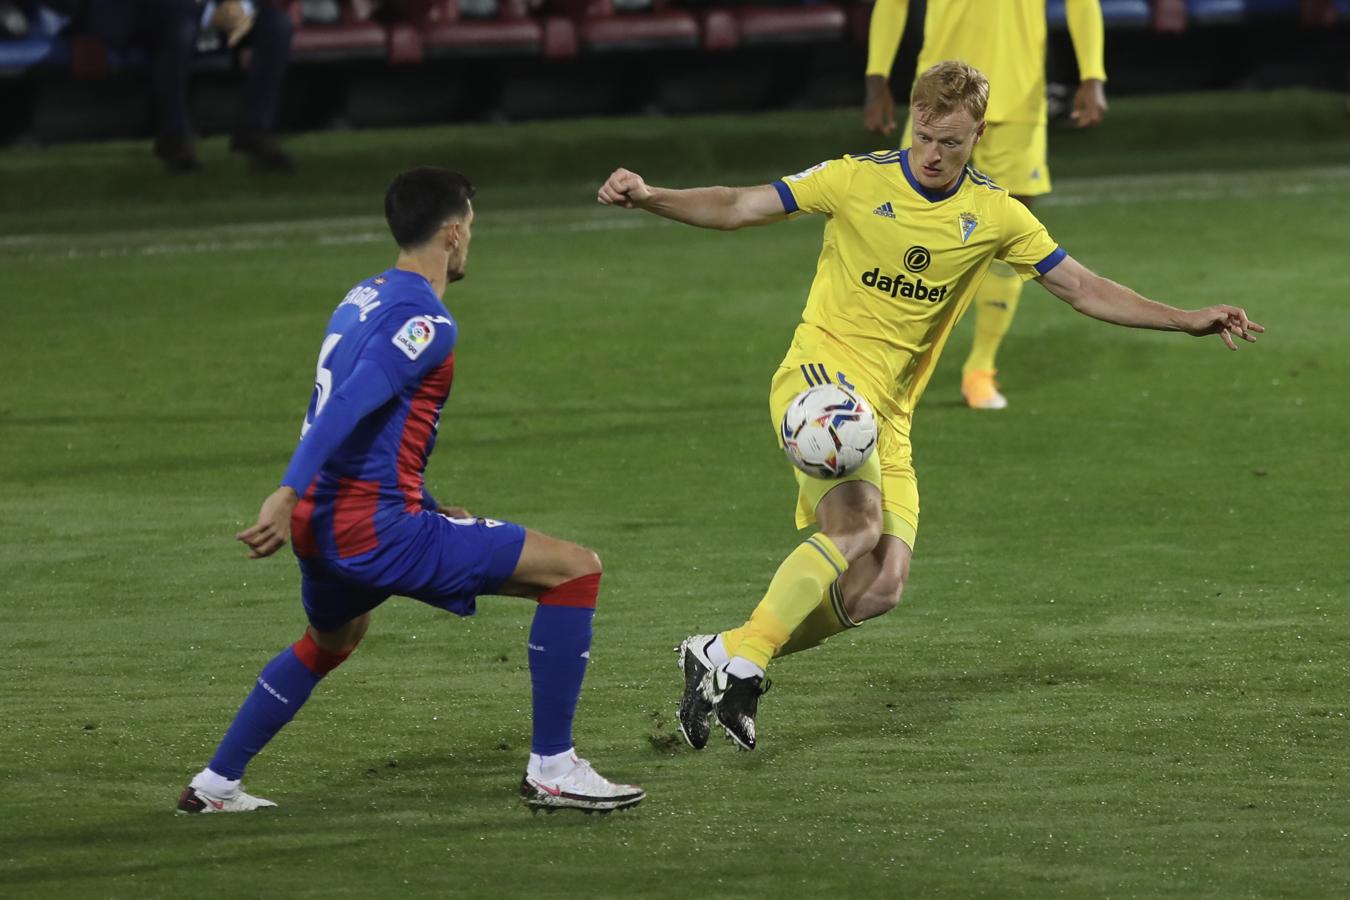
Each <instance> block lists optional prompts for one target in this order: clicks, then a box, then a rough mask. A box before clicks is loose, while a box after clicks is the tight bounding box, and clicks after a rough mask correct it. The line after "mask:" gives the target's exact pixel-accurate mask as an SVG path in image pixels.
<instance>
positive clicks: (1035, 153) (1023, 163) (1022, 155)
mask: <svg viewBox="0 0 1350 900" xmlns="http://www.w3.org/2000/svg"><path fill="white" fill-rule="evenodd" d="M913 138H914V119H913V118H912V117H911V118H910V120H909V121H908V122H907V123H906V124H905V133H904V134H903V135H902V136H901V138H900V144H901V146H902V147H907V146H909V145H910V144H911V143H912V142H913ZM970 164H971V165H972V166H974V167H975V168H977V169H979V170H980V171H981V172H983V173H984V174H986V175H988V176H989V177H990V178H992V179H993V180H994V183H995V184H997V185H998V186H999V187H1001V188H1003V189H1004V190H1005V191H1007V192H1008V193H1010V194H1012V195H1013V196H1014V197H1039V196H1040V195H1041V194H1048V193H1050V166H1049V165H1048V164H1047V163H1046V148H1045V126H1044V125H1034V124H1028V123H1024V122H990V123H988V124H987V125H986V126H985V129H984V137H982V138H980V142H979V143H978V144H976V145H975V152H974V154H972V155H971V158H970Z"/></svg>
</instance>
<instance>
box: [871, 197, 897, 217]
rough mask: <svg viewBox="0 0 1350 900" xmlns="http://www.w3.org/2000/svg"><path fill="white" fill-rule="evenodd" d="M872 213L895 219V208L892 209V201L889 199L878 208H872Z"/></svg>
mask: <svg viewBox="0 0 1350 900" xmlns="http://www.w3.org/2000/svg"><path fill="white" fill-rule="evenodd" d="M872 215H874V216H884V217H886V218H887V219H894V218H895V210H893V209H891V201H889V200H887V201H886V202H885V203H883V204H881V205H880V206H878V207H877V208H876V209H874V210H872Z"/></svg>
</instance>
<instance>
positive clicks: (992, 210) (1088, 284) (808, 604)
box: [598, 62, 1263, 749]
mask: <svg viewBox="0 0 1350 900" xmlns="http://www.w3.org/2000/svg"><path fill="white" fill-rule="evenodd" d="M988 96H989V82H988V81H986V80H985V78H984V76H983V75H981V74H980V73H979V72H978V71H977V70H975V69H973V68H971V67H970V66H968V65H966V64H964V63H960V62H944V63H941V64H939V65H937V66H934V67H933V68H931V69H929V70H928V71H926V72H924V73H923V74H922V75H921V76H920V77H919V79H918V80H917V81H916V82H915V85H914V94H913V98H912V112H913V115H914V146H913V147H912V148H910V149H908V150H896V151H891V152H888V153H879V154H878V153H869V154H863V155H860V156H847V157H844V158H842V159H832V160H828V161H826V162H823V163H821V164H819V165H817V166H814V167H812V168H810V169H807V170H806V171H805V172H801V173H799V174H797V175H791V176H788V177H787V178H785V179H783V180H781V181H775V182H773V183H772V184H765V185H760V186H758V187H742V188H727V187H704V188H692V189H689V190H672V189H669V188H658V187H652V186H651V185H648V184H647V183H646V182H645V181H644V180H643V179H642V176H640V175H638V174H637V173H635V172H630V171H628V170H627V169H617V170H615V171H614V173H613V174H612V175H610V176H609V178H608V180H606V181H605V183H604V185H603V186H602V187H601V188H600V191H599V197H598V199H599V201H600V202H601V203H606V204H613V205H617V206H623V207H626V208H630V209H631V208H637V209H645V210H647V211H648V212H653V213H656V214H657V215H660V216H665V217H666V218H669V219H674V220H676V221H678V222H685V223H687V224H689V225H697V226H700V227H703V228H718V229H723V230H730V229H736V228H743V227H745V226H747V225H764V224H768V223H770V222H781V221H783V220H785V219H787V218H788V217H789V216H790V215H793V214H795V213H799V212H800V213H819V214H821V215H823V216H825V217H826V218H825V233H824V244H823V246H822V248H821V251H820V259H819V262H818V263H817V265H816V276H815V280H814V281H813V282H812V283H811V292H810V294H809V295H808V297H807V300H806V309H805V311H804V312H803V314H802V321H801V324H800V325H798V326H797V331H796V333H795V334H794V336H793V339H792V346H791V347H789V348H788V352H787V355H786V357H784V359H783V362H782V365H780V366H779V368H778V371H777V372H776V373H775V374H774V376H773V381H772V386H771V388H770V398H769V412H770V415H771V416H772V425H773V428H774V432H775V434H776V433H778V431H779V429H778V423H779V421H780V420H781V417H782V414H783V410H784V408H785V407H786V406H787V404H788V402H789V401H790V400H791V399H792V397H793V396H794V395H795V394H797V393H798V392H799V391H802V390H804V389H806V388H807V387H809V386H810V385H812V384H815V383H817V382H818V381H822V380H823V381H831V382H837V383H839V384H846V385H852V386H854V387H855V388H856V389H857V390H858V391H860V392H861V393H862V394H863V396H864V397H866V399H867V400H869V401H870V402H871V404H872V408H873V409H874V410H875V411H876V414H877V419H878V423H877V424H878V432H879V436H878V443H877V451H876V452H875V453H873V454H872V456H871V457H869V459H868V462H867V464H866V465H865V466H864V467H863V468H862V469H861V470H860V471H858V472H857V473H856V474H855V475H853V476H852V477H850V478H846V479H843V480H842V481H824V480H819V479H814V478H808V477H806V476H805V475H801V474H799V475H798V476H797V482H798V486H799V491H798V499H797V525H798V526H799V527H805V526H807V525H809V524H811V523H812V522H816V523H817V524H819V526H820V530H819V531H818V532H817V533H815V534H813V535H811V536H810V537H809V538H807V539H806V540H805V541H803V542H802V543H801V544H800V545H798V546H797V548H796V549H794V550H793V551H792V552H791V553H790V554H788V556H787V558H786V559H785V560H783V562H782V564H781V565H780V566H779V567H778V571H777V572H775V573H774V576H773V579H772V580H771V581H770V583H769V588H768V591H767V592H766V593H765V595H764V598H763V599H762V600H761V601H760V602H759V605H758V606H756V607H755V610H754V612H753V613H752V614H751V615H750V619H749V620H748V621H747V622H745V624H743V625H741V626H739V627H737V628H732V629H731V630H729V631H724V632H722V633H721V634H718V635H695V636H693V637H690V638H687V639H686V640H685V641H684V643H683V644H682V645H681V647H680V664H681V666H682V668H683V671H684V676H685V691H684V697H683V699H682V701H681V704H680V728H681V731H682V732H683V733H684V736H685V738H686V739H687V740H688V741H689V743H690V744H691V745H692V746H693V747H694V748H695V749H698V748H701V747H703V746H704V744H706V743H707V740H708V733H709V730H710V718H711V716H712V715H716V716H717V720H718V722H719V723H720V724H721V725H722V726H723V727H724V728H725V729H726V731H727V733H728V734H729V735H730V736H731V737H732V739H734V740H735V741H736V743H738V744H739V745H740V746H741V747H744V748H746V749H750V748H753V747H754V746H755V713H756V711H757V708H758V704H759V696H760V694H761V693H763V689H764V687H765V682H764V680H763V679H764V670H765V667H766V666H767V665H768V664H769V660H770V659H772V658H773V657H775V656H782V655H784V654H787V653H792V652H794V651H797V650H802V649H805V648H807V647H811V646H814V645H816V644H819V643H820V642H821V641H823V640H825V639H826V638H827V637H829V636H830V635H833V634H837V633H838V632H840V631H843V630H844V629H845V628H849V627H851V626H853V625H856V624H858V623H860V622H862V621H864V620H866V619H870V618H873V617H875V616H879V615H882V614H883V613H886V612H889V611H890V610H891V609H893V608H894V607H895V605H896V604H897V603H899V602H900V593H901V591H902V590H903V589H904V586H905V580H906V578H907V577H908V575H909V562H910V557H911V556H912V554H913V547H914V536H915V533H916V532H917V530H918V525H919V491H918V483H917V481H916V479H915V475H914V469H913V467H912V465H911V464H910V441H909V434H910V419H911V416H912V415H913V412H914V406H915V404H916V403H918V401H919V397H920V395H921V394H922V393H923V389H924V385H926V384H927V383H928V378H929V376H930V374H931V373H932V371H933V366H934V364H936V362H937V359H938V355H939V354H940V353H941V352H942V346H943V344H944V343H946V341H947V336H948V335H949V334H950V333H951V329H952V325H953V324H955V322H956V320H957V319H958V318H960V316H961V312H962V311H963V310H964V309H965V308H966V306H968V305H969V304H970V302H971V300H972V298H973V297H974V295H975V290H976V288H977V287H978V286H979V284H980V280H981V279H982V278H983V277H984V275H985V272H986V271H988V269H989V266H990V264H991V263H992V262H993V261H994V260H996V259H998V260H1003V261H1004V262H1006V263H1007V264H1008V265H1010V266H1012V267H1013V269H1014V270H1015V271H1016V272H1017V273H1018V274H1019V276H1020V277H1022V278H1028V279H1029V278H1036V279H1038V280H1039V281H1040V282H1041V284H1042V286H1044V287H1045V288H1046V289H1047V290H1049V291H1050V293H1052V294H1054V295H1055V296H1057V297H1059V298H1060V299H1061V300H1064V301H1065V302H1067V303H1068V304H1069V305H1070V306H1072V307H1073V308H1074V309H1076V310H1078V311H1079V312H1081V313H1083V314H1085V315H1088V316H1091V317H1093V318H1095V319H1101V320H1102V321H1104V322H1111V323H1114V324H1117V325H1126V326H1130V327H1134V328H1155V329H1158V330H1162V331H1184V332H1186V333H1188V334H1193V335H1206V334H1217V335H1218V336H1219V337H1220V338H1221V339H1222V340H1223V342H1224V343H1225V344H1226V345H1227V346H1228V347H1229V348H1230V349H1236V345H1235V344H1234V343H1233V338H1234V337H1235V336H1236V337H1238V338H1240V339H1242V340H1246V341H1253V340H1255V338H1254V337H1253V336H1252V332H1260V331H1262V330H1263V329H1262V328H1261V326H1259V325H1257V324H1256V323H1255V322H1251V321H1249V320H1248V319H1247V314H1246V313H1244V312H1243V311H1242V310H1241V309H1238V308H1237V307H1234V306H1224V305H1219V306H1210V307H1206V308H1205V309H1200V310H1194V311H1185V310H1180V309H1176V308H1173V307H1171V306H1165V305H1163V304H1161V303H1155V302H1154V301H1152V300H1148V299H1145V298H1144V297H1141V296H1140V295H1139V294H1136V293H1135V292H1134V291H1132V290H1130V289H1129V288H1127V287H1124V286H1123V285H1120V284H1117V283H1115V282H1114V281H1110V280H1108V279H1106V278H1103V277H1101V276H1100V275H1096V274H1094V273H1093V272H1091V271H1089V270H1088V269H1087V268H1085V267H1084V266H1083V265H1082V264H1081V263H1079V262H1078V261H1077V260H1075V259H1074V258H1073V257H1071V256H1069V255H1068V254H1066V253H1065V252H1064V250H1062V249H1061V248H1060V247H1059V246H1058V245H1057V244H1056V243H1055V242H1054V241H1053V240H1051V238H1050V235H1048V234H1047V233H1046V231H1045V228H1044V226H1042V225H1041V223H1040V222H1038V221H1036V217H1035V216H1033V215H1032V214H1031V212H1030V210H1028V209H1027V208H1026V207H1025V206H1023V205H1022V204H1021V203H1018V202H1017V201H1016V200H1014V199H1013V198H1012V197H1010V196H1009V195H1008V192H1007V191H1005V190H1003V189H1002V188H999V187H997V186H996V185H994V184H993V183H991V182H990V181H989V180H988V179H986V178H984V177H982V176H980V175H979V174H977V173H976V172H975V171H974V170H972V169H971V168H970V167H969V166H968V165H967V164H966V163H967V161H968V160H969V159H970V155H971V152H972V151H973V150H974V149H975V146H976V145H977V144H978V143H979V141H980V139H981V136H982V135H983V134H984V132H985V128H986V126H985V122H984V111H985V103H986V101H987V98H988Z"/></svg>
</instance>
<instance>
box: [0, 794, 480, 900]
mask: <svg viewBox="0 0 1350 900" xmlns="http://www.w3.org/2000/svg"><path fill="white" fill-rule="evenodd" d="M171 800H172V798H170V801H171ZM235 818H236V817H232V816H223V817H222V816H178V815H174V813H173V806H172V802H168V803H158V804H156V805H155V807H154V809H153V810H152V811H147V812H145V813H143V814H140V815H136V816H130V817H124V818H120V819H119V818H116V817H113V816H109V817H107V818H104V819H102V820H100V821H97V822H95V821H93V820H92V819H90V820H86V821H85V822H84V823H81V824H75V825H73V826H71V827H69V828H65V829H53V830H50V831H44V832H36V833H32V834H29V835H17V836H12V837H7V838H6V839H5V849H6V854H5V855H6V856H7V857H9V858H10V860H18V862H17V863H15V862H12V861H11V862H4V863H0V884H3V885H5V886H6V887H8V888H10V889H18V888H19V887H20V886H23V885H27V886H30V889H31V890H33V891H38V890H40V886H41V885H44V884H49V883H50V884H52V885H60V886H61V888H62V890H79V891H80V893H83V892H84V891H86V890H87V891H90V892H91V893H95V894H100V895H104V896H114V895H117V894H120V893H121V891H120V890H119V889H118V887H117V885H114V884H113V881H114V880H115V879H120V878H124V877H125V878H131V879H134V880H131V881H124V882H120V884H121V885H122V886H123V887H125V888H127V889H131V888H133V887H136V886H140V887H141V888H143V889H144V888H150V887H152V886H153V885H154V881H153V873H155V872H159V871H166V870H170V869H176V870H181V869H182V868H183V867H184V866H185V865H188V866H190V865H194V864H201V865H203V866H206V867H208V868H209V869H210V870H212V871H228V870H229V869H230V867H231V866H235V865H237V866H241V867H247V868H251V869H257V868H259V867H261V866H265V865H268V864H271V865H275V866H277V867H278V868H285V867H286V866H288V865H291V864H293V862H294V860H295V856H296V853H297V852H298V851H299V852H304V853H311V852H319V853H324V854H332V855H334V856H337V857H341V856H346V855H353V856H354V855H356V854H357V853H359V852H360V851H361V850H362V849H364V848H366V847H368V846H369V841H368V840H367V839H366V838H365V837H364V836H361V835H357V836H355V837H353V836H352V831H353V828H352V821H351V819H350V818H349V817H347V816H342V817H336V818H332V819H331V820H330V822H329V825H328V826H327V828H328V829H329V830H330V831H331V832H332V833H331V834H325V833H324V832H325V826H324V824H323V821H322V818H323V817H316V818H306V819H305V824H304V829H303V834H301V833H300V832H298V831H297V828H296V820H295V819H294V818H291V817H288V816H284V815H280V814H276V813H268V812H264V813H260V814H259V813H254V814H250V815H247V816H240V817H237V818H238V820H239V821H226V822H222V821H221V820H222V819H226V820H234V819H235ZM230 826H234V827H233V828H231V827H230ZM241 826H242V827H241ZM197 829H206V830H205V831H201V830H197ZM189 830H192V835H193V836H191V837H189ZM466 833H467V827H466ZM269 836H270V837H269ZM222 837H223V838H230V837H233V838H236V839H238V841H239V843H238V844H235V845H233V846H235V847H236V848H237V849H234V850H231V849H230V847H231V846H232V845H231V844H228V843H226V842H224V841H222V840H221V838H222ZM202 841H205V842H206V843H204V844H203V843H202ZM269 843H270V844H271V846H270V847H269V846H268V845H269ZM189 846H190V847H196V848H198V849H197V850H195V851H194V850H190V849H188V848H189ZM202 847H208V848H210V849H209V852H208V851H202V850H201V849H200V848H202ZM148 848H149V851H150V853H153V854H154V856H155V857H157V858H153V859H148V858H147V849H148ZM165 848H173V849H172V850H171V851H166V850H165ZM194 852H201V853H203V854H204V855H205V856H206V857H207V858H205V859H194V857H193V855H192V854H193V853H194ZM20 893H22V891H21V892H20Z"/></svg>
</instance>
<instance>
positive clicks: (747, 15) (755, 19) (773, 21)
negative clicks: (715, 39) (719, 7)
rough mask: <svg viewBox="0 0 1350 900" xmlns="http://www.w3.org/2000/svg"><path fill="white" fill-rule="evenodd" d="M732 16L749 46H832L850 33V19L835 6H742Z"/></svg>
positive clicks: (732, 12)
mask: <svg viewBox="0 0 1350 900" xmlns="http://www.w3.org/2000/svg"><path fill="white" fill-rule="evenodd" d="M731 14H732V15H733V16H735V17H736V25H737V26H738V28H739V30H740V35H741V43H742V44H744V45H747V46H755V45H764V44H823V43H830V42H833V41H839V40H843V38H844V35H845V34H846V33H847V31H848V17H847V16H846V15H845V14H844V10H843V9H841V8H840V7H838V6H835V5H834V4H832V3H815V4H812V5H810V6H739V7H735V8H734V9H732V10H731ZM869 14H870V13H869Z"/></svg>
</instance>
